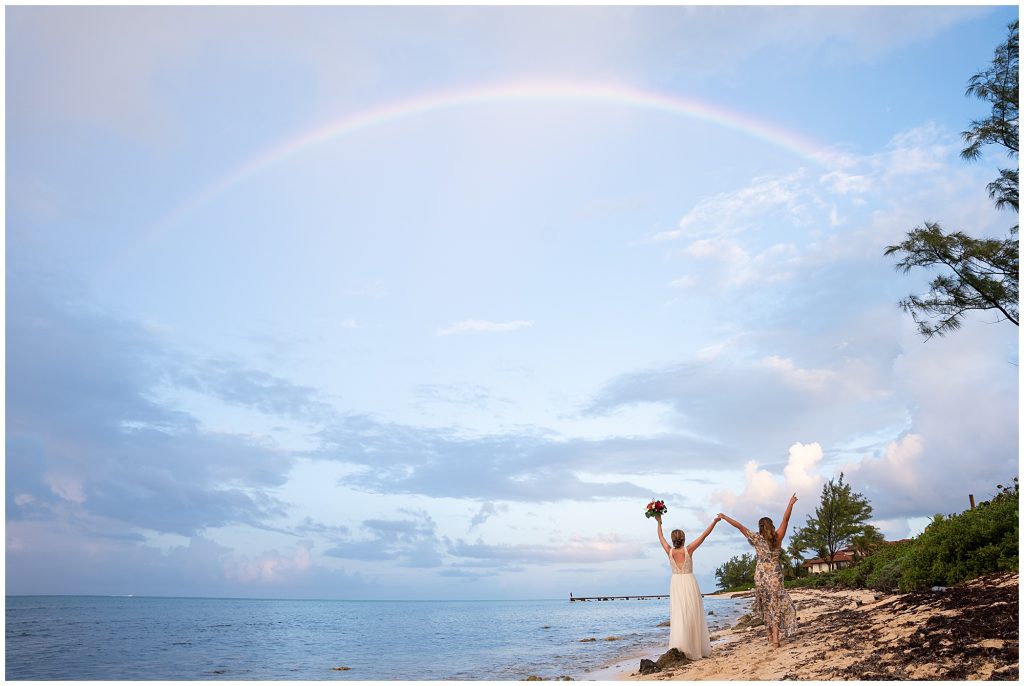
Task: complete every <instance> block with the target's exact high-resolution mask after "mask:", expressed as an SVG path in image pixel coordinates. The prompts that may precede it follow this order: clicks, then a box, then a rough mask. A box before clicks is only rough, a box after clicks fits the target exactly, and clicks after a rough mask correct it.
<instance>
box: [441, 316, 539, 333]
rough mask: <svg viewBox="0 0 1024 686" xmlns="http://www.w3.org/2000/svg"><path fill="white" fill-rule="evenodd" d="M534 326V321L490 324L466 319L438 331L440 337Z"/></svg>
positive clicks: (484, 321) (479, 320)
mask: <svg viewBox="0 0 1024 686" xmlns="http://www.w3.org/2000/svg"><path fill="white" fill-rule="evenodd" d="M531 326H533V322H532V321H523V320H517V321H512V322H489V321H486V320H483V319H466V320H463V321H461V322H455V323H454V324H452V325H451V326H449V327H448V328H446V329H438V330H437V335H438V336H452V335H455V334H462V333H499V332H504V331H515V330H516V329H526V328H529V327H531Z"/></svg>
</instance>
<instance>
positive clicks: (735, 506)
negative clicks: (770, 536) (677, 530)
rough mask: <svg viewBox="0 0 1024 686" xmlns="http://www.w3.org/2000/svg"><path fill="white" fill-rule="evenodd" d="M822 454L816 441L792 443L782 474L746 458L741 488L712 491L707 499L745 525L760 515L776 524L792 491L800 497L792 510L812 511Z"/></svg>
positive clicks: (821, 481)
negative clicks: (770, 470) (797, 505)
mask: <svg viewBox="0 0 1024 686" xmlns="http://www.w3.org/2000/svg"><path fill="white" fill-rule="evenodd" d="M822 457H823V452H822V449H821V446H820V445H819V444H817V443H811V444H808V445H804V444H802V443H794V444H793V445H792V446H790V448H789V457H788V459H787V461H786V466H785V468H784V469H783V476H782V478H779V477H778V476H776V475H775V474H773V473H771V472H769V471H767V470H765V469H760V468H759V467H758V463H757V462H756V461H754V460H750V461H749V462H747V463H746V464H745V465H744V468H743V490H742V491H740V492H739V493H735V492H733V491H732V490H731V489H723V490H720V491H716V492H715V493H713V494H712V496H711V500H712V502H714V503H718V504H719V505H720V506H721V507H722V508H723V511H724V512H725V513H726V514H728V515H730V516H732V517H734V518H736V519H739V520H740V521H741V523H743V524H745V525H746V526H747V527H748V528H749V527H751V526H753V525H754V522H756V521H757V520H758V519H760V518H761V517H764V516H768V517H772V518H773V519H774V520H775V522H776V524H778V522H779V518H780V517H781V516H782V513H783V511H784V510H785V507H786V504H787V503H788V501H789V496H790V495H791V494H793V493H796V494H797V497H798V498H799V499H801V500H802V501H803V502H802V503H801V504H800V507H799V508H794V510H793V511H794V513H796V512H797V511H798V510H802V511H808V512H809V511H813V508H814V504H815V503H816V501H817V491H818V489H819V488H820V487H821V484H822V483H823V480H822V475H821V474H820V465H821V462H822ZM798 502H799V501H798ZM795 517H796V515H794V519H793V521H794V522H795V521H796V519H795Z"/></svg>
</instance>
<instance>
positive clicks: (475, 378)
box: [6, 6, 1018, 598]
mask: <svg viewBox="0 0 1024 686" xmlns="http://www.w3.org/2000/svg"><path fill="white" fill-rule="evenodd" d="M1016 16H1017V9H1016V7H1015V6H994V7H980V6H977V7H898V8H897V7H883V6H870V7H845V8H838V7H834V8H829V7H825V8H820V7H819V8H815V7H648V8H639V7H637V8H632V7H562V8H548V7H505V8H502V7H445V8H440V7H427V6H424V7H375V8H358V7H306V8H273V7H222V8H208V7H179V8H155V7H154V8H130V7H106V8H89V7H61V8H46V7H10V8H8V10H7V12H6V18H7V81H6V83H7V91H6V103H7V107H6V117H7V136H6V143H7V164H6V179H7V181H6V183H7V186H6V191H7V193H6V197H7V223H6V226H7V229H6V251H7V262H6V269H7V278H6V288H7V296H6V297H7V300H6V305H7V308H6V327H7V329H6V350H7V367H6V370H7V377H6V378H7V403H6V408H7V409H6V422H7V443H6V588H7V592H8V593H15V594H17V593H99V594H105V593H115V594H120V593H135V594H157V595H200V596H204V595H218V596H244V597H330V598H536V597H564V596H567V595H568V594H569V592H570V591H571V592H574V593H576V594H577V595H587V594H601V593H650V592H657V591H658V590H659V589H661V588H662V587H663V585H664V584H665V583H666V582H667V574H668V567H667V564H666V562H665V560H664V557H663V554H662V553H661V550H660V547H659V546H658V544H657V542H656V539H655V532H654V527H653V523H652V522H651V521H649V520H646V519H645V518H644V517H643V516H642V514H643V508H644V505H645V504H646V502H647V501H648V500H649V499H650V498H651V497H652V496H657V497H661V498H663V499H665V500H666V502H667V503H668V506H669V510H670V511H669V515H668V516H667V518H666V523H667V524H668V525H669V526H670V527H673V528H674V527H680V528H683V529H684V530H686V531H687V532H689V533H691V535H692V534H696V533H699V532H700V531H701V530H702V528H703V526H704V525H705V524H706V523H707V522H708V521H709V519H710V518H711V517H712V516H713V515H714V513H716V512H718V511H720V510H724V511H726V512H727V513H729V514H732V515H733V516H736V517H737V518H739V519H740V520H741V521H746V522H747V523H748V524H751V525H752V524H753V523H754V522H755V521H756V518H757V517H759V516H761V515H762V514H769V515H772V516H775V517H778V516H779V515H780V514H781V511H782V508H783V506H784V505H785V503H786V500H787V499H788V496H789V494H790V493H791V492H793V491H796V492H797V493H798V494H799V496H800V502H799V503H798V505H797V507H796V510H795V514H794V522H795V523H797V524H799V523H802V522H803V521H804V519H805V518H806V516H807V515H808V514H809V513H810V512H812V511H813V506H814V504H815V503H816V502H817V497H818V494H819V492H820V488H821V485H822V483H823V482H824V481H825V480H827V479H829V478H832V477H833V476H837V475H838V473H839V472H840V471H842V472H844V473H845V474H846V475H847V478H848V480H849V481H850V482H851V483H852V484H853V486H854V488H855V490H858V491H860V492H862V493H864V494H865V495H867V496H868V497H869V498H870V500H871V502H872V504H873V505H874V508H875V515H876V524H878V525H879V526H880V527H881V528H883V530H884V531H885V532H886V534H887V535H888V536H889V537H890V538H902V537H905V536H907V535H910V534H913V533H916V532H917V531H920V529H921V527H922V526H923V524H924V523H925V522H926V521H927V520H926V519H925V518H927V517H929V516H930V515H932V514H934V513H937V512H954V511H959V510H961V509H963V508H964V507H965V506H966V504H967V495H968V493H973V494H975V496H976V497H977V498H979V499H983V498H985V497H987V496H988V495H991V494H992V493H993V492H994V491H995V485H996V484H997V483H1001V482H1005V481H1007V480H1009V479H1011V478H1012V477H1013V476H1014V475H1016V473H1017V468H1018V453H1017V443H1018V421H1017V418H1018V382H1017V369H1018V368H1017V366H1016V364H1017V357H1018V344H1017V330H1016V327H1013V326H1012V325H1009V324H1006V323H1002V324H995V323H993V321H994V318H993V317H992V316H989V315H979V316H975V317H971V318H970V319H969V320H968V321H967V323H966V325H965V326H964V328H963V330H961V331H960V332H958V333H956V334H955V335H953V336H950V337H948V338H943V339H933V340H931V341H928V342H925V341H923V340H922V339H921V338H920V337H919V336H918V335H917V334H916V332H915V328H914V324H913V322H912V320H910V318H909V316H907V315H905V314H904V313H903V312H901V311H900V310H899V308H898V307H897V305H896V303H897V301H898V300H899V299H900V298H901V297H903V296H905V295H907V294H908V293H911V292H915V291H920V290H921V288H922V287H923V285H924V284H925V283H926V278H925V277H926V275H924V274H910V275H903V274H900V273H897V272H896V271H895V270H894V269H893V268H892V259H891V258H886V257H884V256H883V254H882V253H883V250H884V248H885V246H887V245H889V244H891V243H895V242H898V241H899V240H900V239H901V237H902V236H903V235H904V234H905V233H906V232H907V231H909V230H910V229H912V228H914V227H915V226H917V225H920V224H921V223H923V222H924V221H925V220H935V221H939V222H940V223H942V224H943V226H946V227H947V228H950V229H964V230H967V231H968V232H970V233H972V234H973V235H991V236H999V235H1004V234H1005V232H1006V230H1007V228H1008V227H1009V226H1010V225H1012V224H1014V223H1016V216H1014V215H1011V214H1009V213H1007V212H999V211H996V210H995V209H993V208H992V206H991V201H990V200H989V198H988V197H987V195H986V191H985V185H986V184H987V183H988V182H989V181H990V180H991V179H992V178H994V176H995V173H996V172H995V170H996V169H997V168H998V167H999V166H1000V165H1004V166H1005V164H1006V161H1005V159H1004V158H1003V157H1001V156H1000V154H999V151H997V150H989V151H987V152H986V154H985V156H984V157H983V159H982V160H981V161H979V162H975V163H965V162H963V161H962V160H960V158H959V150H960V147H961V144H960V140H959V133H960V132H961V131H963V130H964V129H965V128H967V126H968V125H969V122H970V121H971V120H972V119H977V118H981V117H984V116H985V115H986V111H985V106H984V103H982V102H980V101H977V100H971V99H968V98H965V97H964V96H963V93H964V88H965V85H966V82H967V79H968V78H969V77H970V76H971V75H972V74H974V73H975V72H977V71H979V70H982V69H984V68H985V67H986V66H987V65H988V64H989V62H990V61H991V58H992V53H993V50H994V48H995V46H996V45H997V44H999V43H1000V42H1002V40H1003V39H1004V38H1005V35H1006V25H1007V24H1008V23H1010V22H1011V21H1012V20H1013V19H1014V18H1016ZM502 89H503V90H502ZM497 90H501V91H502V92H503V93H507V94H511V96H510V97H501V98H498V97H477V98H475V99H474V98H472V97H462V98H459V97H455V96H454V95H453V94H455V93H464V94H465V93H469V94H477V95H479V94H481V93H493V92H495V91H497ZM596 92H601V93H608V94H609V95H607V96H604V97H594V93H596ZM542 93H548V94H549V95H550V94H551V93H556V94H557V93H560V94H561V97H540V95H541V94H542ZM574 94H575V95H574ZM588 94H590V95H589V96H588ZM626 94H634V96H635V97H632V98H630V97H626ZM426 101H429V102H433V103H435V104H436V106H434V107H431V108H422V109H419V110H418V109H416V108H415V107H414V105H415V103H421V104H422V103H423V102H426ZM652 102H663V103H674V104H673V105H672V106H671V107H662V108H655V107H650V106H645V105H644V103H646V104H647V105H650V103H652ZM389 108H391V109H389ZM385 111H391V112H393V113H394V114H395V115H396V116H393V117H390V118H387V117H382V116H378V115H379V114H380V113H382V112H385ZM353 118H355V119H353ZM355 120H358V121H361V122H363V124H362V125H361V126H358V127H349V128H345V126H344V123H345V122H351V121H355ZM332 126H333V127H334V128H332ZM332 131H333V132H335V135H326V134H328V133H330V132H332ZM317 132H320V133H321V134H324V135H321V136H320V137H319V138H316V137H315V136H314V137H313V138H312V139H310V140H315V142H314V143H311V144H309V145H305V146H301V145H298V143H301V142H302V141H304V140H307V138H308V137H310V136H313V135H314V134H316V133H317ZM289 146H292V147H289ZM289 151H290V152H289ZM746 551H747V549H746V548H745V546H744V544H743V543H742V541H741V539H740V537H739V536H738V535H737V534H736V532H735V531H733V530H730V529H721V530H719V531H716V532H715V534H714V535H713V536H712V537H711V538H709V539H708V542H707V543H705V545H704V546H703V547H702V548H701V550H700V551H699V552H698V554H697V556H695V562H696V567H697V572H698V577H699V579H700V580H701V583H702V586H703V587H704V588H705V589H708V590H710V588H712V587H713V585H714V579H713V571H714V569H715V567H717V566H718V565H720V564H721V563H722V562H724V561H725V560H726V559H728V558H729V557H731V556H733V555H737V554H739V553H742V552H746Z"/></svg>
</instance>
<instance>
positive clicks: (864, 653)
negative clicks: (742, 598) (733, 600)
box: [617, 573, 1020, 681]
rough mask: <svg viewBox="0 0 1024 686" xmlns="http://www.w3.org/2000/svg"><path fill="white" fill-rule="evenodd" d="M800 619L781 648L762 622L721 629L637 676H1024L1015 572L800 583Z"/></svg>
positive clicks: (633, 674)
mask: <svg viewBox="0 0 1024 686" xmlns="http://www.w3.org/2000/svg"><path fill="white" fill-rule="evenodd" d="M790 594H791V596H792V597H793V600H794V602H795V603H796V607H797V614H798V617H799V620H798V621H799V628H798V629H797V631H796V633H795V634H794V635H793V636H791V637H790V638H789V639H787V640H784V641H783V643H782V647H781V648H780V649H778V650H776V649H775V648H773V647H772V646H770V645H769V644H768V642H767V637H766V632H765V629H764V627H763V626H756V627H750V626H747V627H737V628H733V629H729V630H726V631H724V632H718V634H717V636H716V637H715V640H713V641H712V655H711V657H709V658H706V659H703V660H698V661H696V662H688V663H687V664H685V665H682V666H680V667H676V668H670V669H667V670H665V671H663V672H659V673H656V674H650V675H645V676H641V675H640V674H639V672H638V663H637V662H635V663H633V665H632V666H631V668H630V671H628V672H622V673H620V674H618V675H617V678H618V679H620V680H631V681H661V680H679V681H706V680H726V681H728V680H738V681H755V680H760V681H783V680H813V681H821V680H893V681H896V680H905V679H913V680H942V681H953V680H955V681H961V680H974V679H985V680H1014V681H1016V680H1017V679H1018V645H1019V633H1018V632H1019V616H1020V615H1019V598H1018V575H1017V574H1015V573H1014V574H997V575H988V576H985V577H981V578H979V579H975V580H973V581H971V582H968V583H966V584H963V585H960V586H954V587H951V588H948V589H946V590H939V591H931V590H928V591H922V592H917V593H907V594H885V593H878V592H874V591H864V590H825V589H794V590H792V591H790Z"/></svg>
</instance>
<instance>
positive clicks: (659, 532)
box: [654, 515, 672, 553]
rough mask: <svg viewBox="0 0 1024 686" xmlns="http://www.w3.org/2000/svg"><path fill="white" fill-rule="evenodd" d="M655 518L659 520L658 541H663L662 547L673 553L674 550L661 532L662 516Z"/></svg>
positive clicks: (655, 516)
mask: <svg viewBox="0 0 1024 686" xmlns="http://www.w3.org/2000/svg"><path fill="white" fill-rule="evenodd" d="M654 518H655V519H656V520H658V540H659V541H661V547H662V548H664V549H665V552H666V553H669V552H671V551H672V548H671V546H669V544H668V541H666V540H665V534H664V533H663V532H662V530H661V515H654Z"/></svg>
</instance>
